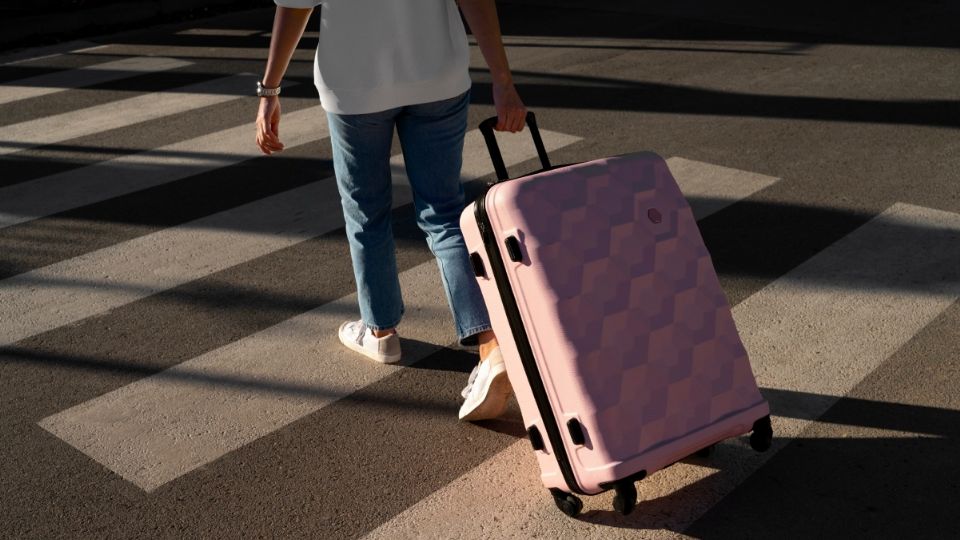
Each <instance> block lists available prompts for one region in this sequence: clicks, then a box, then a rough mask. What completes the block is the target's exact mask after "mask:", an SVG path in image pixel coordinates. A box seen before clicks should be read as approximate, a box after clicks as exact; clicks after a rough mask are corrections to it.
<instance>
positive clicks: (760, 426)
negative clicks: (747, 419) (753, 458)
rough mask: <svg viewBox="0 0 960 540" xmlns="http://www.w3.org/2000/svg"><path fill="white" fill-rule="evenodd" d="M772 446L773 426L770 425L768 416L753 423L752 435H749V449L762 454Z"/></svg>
mask: <svg viewBox="0 0 960 540" xmlns="http://www.w3.org/2000/svg"><path fill="white" fill-rule="evenodd" d="M771 444H773V426H772V425H770V416H764V417H763V418H761V419H759V420H757V421H756V422H754V423H753V433H751V434H750V447H751V448H753V449H754V450H756V451H757V452H764V451H766V450H767V449H768V448H770V445H771Z"/></svg>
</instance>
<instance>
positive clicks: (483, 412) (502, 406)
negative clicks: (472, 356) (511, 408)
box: [460, 347, 513, 422]
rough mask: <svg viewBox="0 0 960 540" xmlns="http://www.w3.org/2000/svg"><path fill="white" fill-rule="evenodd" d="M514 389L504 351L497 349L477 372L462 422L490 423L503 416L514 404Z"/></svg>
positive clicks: (467, 391)
mask: <svg viewBox="0 0 960 540" xmlns="http://www.w3.org/2000/svg"><path fill="white" fill-rule="evenodd" d="M511 394H513V388H512V387H511V386H510V379H508V378H507V367H506V365H504V363H503V355H501V354H500V347H497V348H495V349H494V350H493V351H492V352H491V353H490V354H488V355H487V357H486V358H484V359H483V360H481V361H480V363H479V364H477V367H475V368H473V372H472V373H470V380H469V381H468V382H467V387H466V388H464V389H463V392H462V395H463V398H464V400H463V405H461V406H460V420H464V421H469V422H472V421H475V420H489V419H491V418H496V417H498V416H500V415H501V414H503V412H504V411H505V410H506V409H507V405H508V403H509V401H510V395H511Z"/></svg>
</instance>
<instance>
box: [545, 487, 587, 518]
mask: <svg viewBox="0 0 960 540" xmlns="http://www.w3.org/2000/svg"><path fill="white" fill-rule="evenodd" d="M550 494H551V495H553V502H555V503H556V504H557V508H559V509H560V511H561V512H563V513H564V514H566V515H568V516H570V517H576V515H577V514H579V513H580V511H581V510H583V501H581V500H580V498H579V497H577V496H576V495H574V494H573V493H567V492H566V491H561V490H559V489H556V488H554V489H551V490H550Z"/></svg>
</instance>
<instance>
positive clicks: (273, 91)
mask: <svg viewBox="0 0 960 540" xmlns="http://www.w3.org/2000/svg"><path fill="white" fill-rule="evenodd" d="M279 95H280V87H279V86H278V87H276V88H267V87H266V86H264V85H263V81H257V97H270V96H279Z"/></svg>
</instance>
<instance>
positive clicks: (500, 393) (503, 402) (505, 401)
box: [460, 368, 513, 422]
mask: <svg viewBox="0 0 960 540" xmlns="http://www.w3.org/2000/svg"><path fill="white" fill-rule="evenodd" d="M501 369H502V371H500V372H499V373H497V374H496V375H494V376H493V379H492V380H491V381H490V385H489V386H487V391H486V393H485V394H484V395H483V399H481V400H480V402H479V403H478V404H477V406H476V407H474V408H473V410H471V411H470V412H468V413H467V414H465V415H463V416H461V417H460V420H463V421H464V422H474V421H477V420H490V419H493V418H497V417H499V416H500V415H502V414H503V413H504V412H505V411H506V410H507V406H508V405H509V404H510V396H511V395H513V387H512V386H510V379H508V378H507V371H506V369H503V368H501Z"/></svg>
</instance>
